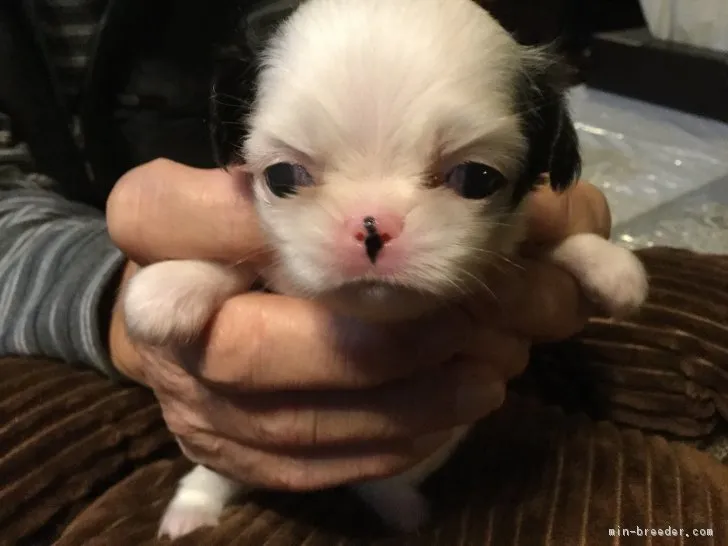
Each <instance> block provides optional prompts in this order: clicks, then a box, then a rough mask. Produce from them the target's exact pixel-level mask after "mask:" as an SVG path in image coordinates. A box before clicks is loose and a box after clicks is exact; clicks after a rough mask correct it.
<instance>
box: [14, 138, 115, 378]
mask: <svg viewBox="0 0 728 546" xmlns="http://www.w3.org/2000/svg"><path fill="white" fill-rule="evenodd" d="M0 132H1V131H0ZM0 136H1V135H0ZM24 162H25V157H24V155H23V150H22V148H17V147H15V148H13V147H10V146H6V147H4V148H3V147H0V356H9V355H28V356H47V357H52V358H60V359H63V360H65V361H67V362H74V363H81V364H85V365H88V366H92V367H95V368H96V369H98V370H99V371H101V372H103V373H105V374H107V375H109V376H113V377H118V373H117V372H116V371H115V368H114V367H113V366H112V364H111V362H110V360H109V356H108V350H107V334H108V321H109V318H110V310H111V305H110V304H109V301H113V298H114V295H115V291H116V288H117V283H118V278H119V275H120V272H121V269H122V267H123V264H124V261H125V259H124V256H123V254H122V253H121V251H119V250H118V249H117V248H116V247H115V246H114V244H113V243H112V242H111V239H110V238H109V234H108V232H107V229H106V221H105V219H104V216H103V214H102V213H101V212H99V211H97V210H96V209H93V208H91V207H88V206H86V205H83V204H81V203H76V202H72V201H69V200H67V199H65V198H63V197H62V196H61V195H60V193H58V192H56V191H55V189H56V188H54V184H53V181H51V180H49V179H47V178H46V177H44V176H40V175H37V174H27V173H26V172H24V170H21V169H20V168H19V166H18V164H20V163H24Z"/></svg>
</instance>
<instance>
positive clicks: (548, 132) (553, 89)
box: [513, 61, 582, 205]
mask: <svg viewBox="0 0 728 546" xmlns="http://www.w3.org/2000/svg"><path fill="white" fill-rule="evenodd" d="M546 62H547V63H548V65H547V66H542V67H538V66H536V67H533V68H530V69H529V70H527V72H526V74H525V75H524V76H522V77H520V78H519V81H518V82H517V85H516V96H517V108H518V112H519V114H520V118H521V126H522V130H523V132H524V134H525V136H526V139H527V141H528V153H527V155H526V158H525V162H524V170H523V172H522V175H521V177H520V178H519V180H518V181H517V182H516V187H515V189H514V193H513V202H514V205H516V204H518V203H520V202H521V200H522V199H523V198H524V197H525V196H526V195H527V194H528V193H529V192H530V191H532V190H533V189H535V187H536V185H537V184H538V183H539V182H540V181H541V178H540V176H541V175H543V174H548V175H549V178H550V184H551V187H552V188H553V189H554V190H557V191H563V190H565V189H567V188H568V187H569V186H571V185H572V184H573V183H575V182H576V181H577V180H578V179H579V177H580V176H581V167H582V163H581V152H580V148H579V137H578V134H577V132H576V128H575V127H574V122H573V120H572V118H571V114H570V112H569V107H568V103H567V99H566V90H567V88H568V85H567V71H566V67H565V66H564V65H561V64H559V63H557V62H552V61H546Z"/></svg>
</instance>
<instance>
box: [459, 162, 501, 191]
mask: <svg viewBox="0 0 728 546" xmlns="http://www.w3.org/2000/svg"><path fill="white" fill-rule="evenodd" d="M506 184H507V180H506V178H505V176H503V175H502V174H501V173H500V172H498V171H497V170H495V169H494V168H492V167H488V166H487V165H483V164H482V163H472V162H467V163H461V164H460V165H458V166H457V167H455V168H454V169H452V170H451V171H450V172H449V173H447V176H446V178H445V185H447V186H448V187H450V188H452V190H453V191H455V192H456V193H457V194H458V195H460V196H462V197H464V198H465V199H485V198H486V197H490V196H491V195H493V194H494V193H495V192H497V191H498V190H500V189H502V188H503V187H504V186H505V185H506Z"/></svg>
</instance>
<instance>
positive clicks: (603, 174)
mask: <svg viewBox="0 0 728 546" xmlns="http://www.w3.org/2000/svg"><path fill="white" fill-rule="evenodd" d="M571 104H572V109H573V112H574V118H575V121H576V124H577V129H578V131H579V137H580V139H581V144H582V150H583V154H584V162H585V165H584V167H585V168H584V177H585V178H586V179H588V180H589V181H591V182H592V183H594V184H596V185H597V186H598V187H600V188H601V189H602V190H603V191H604V193H605V194H606V196H607V198H608V200H609V202H610V206H611V209H612V214H613V218H614V230H613V233H614V239H615V240H616V241H618V242H621V243H622V244H624V245H625V246H630V247H640V246H653V245H668V246H680V247H684V248H691V249H694V250H699V251H704V252H721V253H728V125H726V124H723V123H719V122H715V121H711V120H707V119H703V118H699V117H696V116H692V115H689V114H684V113H681V112H676V111H673V110H669V109H666V108H662V107H658V106H654V105H650V104H647V103H643V102H639V101H635V100H631V99H627V98H624V97H619V96H615V95H611V94H608V93H603V92H600V91H595V90H592V89H587V88H585V87H578V88H576V89H575V90H574V91H573V93H572V96H571Z"/></svg>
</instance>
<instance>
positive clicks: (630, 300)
mask: <svg viewBox="0 0 728 546" xmlns="http://www.w3.org/2000/svg"><path fill="white" fill-rule="evenodd" d="M552 259H553V260H554V261H555V262H556V263H558V264H560V265H561V266H563V267H565V268H566V269H568V270H569V271H570V272H571V273H573V274H574V275H575V276H576V277H577V279H578V280H579V282H580V283H581V285H582V287H583V288H584V290H585V291H586V292H587V295H588V296H589V297H590V298H591V299H592V300H593V301H594V302H595V303H597V304H598V305H600V306H601V307H602V308H603V310H604V311H606V312H607V313H608V314H609V315H610V316H613V317H624V316H626V315H629V314H631V313H634V312H635V311H637V310H638V309H639V308H640V307H641V306H642V304H643V303H644V302H645V300H646V299H647V293H648V291H649V282H648V278H647V272H646V271H645V268H644V266H643V265H642V262H641V261H640V260H639V258H637V256H636V255H635V254H634V253H633V252H631V251H629V250H627V249H626V248H622V247H620V246H617V245H615V244H613V243H611V242H609V241H606V240H604V239H602V238H601V237H599V236H597V235H592V234H579V235H573V236H571V237H569V238H568V239H566V240H565V241H564V242H563V243H561V245H559V246H558V247H557V248H556V249H555V250H554V251H553V253H552Z"/></svg>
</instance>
